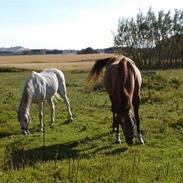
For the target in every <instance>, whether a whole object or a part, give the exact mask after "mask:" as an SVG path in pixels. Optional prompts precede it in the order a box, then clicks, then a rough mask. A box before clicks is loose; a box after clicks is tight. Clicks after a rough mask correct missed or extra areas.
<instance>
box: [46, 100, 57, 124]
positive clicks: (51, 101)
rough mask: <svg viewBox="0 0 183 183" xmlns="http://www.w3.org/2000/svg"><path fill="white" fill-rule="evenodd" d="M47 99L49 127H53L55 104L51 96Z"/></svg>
mask: <svg viewBox="0 0 183 183" xmlns="http://www.w3.org/2000/svg"><path fill="white" fill-rule="evenodd" d="M47 101H48V104H49V106H50V110H51V119H50V125H51V127H53V126H54V124H55V104H54V102H53V98H50V99H48V100H47Z"/></svg>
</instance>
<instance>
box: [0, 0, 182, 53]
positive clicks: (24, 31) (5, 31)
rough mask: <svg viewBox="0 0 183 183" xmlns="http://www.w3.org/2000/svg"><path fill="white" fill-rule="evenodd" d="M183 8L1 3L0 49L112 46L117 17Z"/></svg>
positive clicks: (105, 1)
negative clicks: (15, 47) (148, 11)
mask: <svg viewBox="0 0 183 183" xmlns="http://www.w3.org/2000/svg"><path fill="white" fill-rule="evenodd" d="M150 7H151V8H152V10H154V11H155V12H158V11H159V10H165V11H168V10H171V11H172V12H174V10H175V9H179V10H180V9H183V0H174V1H172V0H0V47H12V46H23V47H25V48H30V49H44V48H45V49H78V50H79V49H83V48H86V47H92V48H94V49H97V48H107V47H111V46H113V33H115V32H116V31H117V27H118V21H119V18H121V17H125V18H128V17H129V18H131V17H135V16H136V15H137V13H139V10H141V11H142V12H143V13H145V14H146V12H147V10H148V9H149V8H150Z"/></svg>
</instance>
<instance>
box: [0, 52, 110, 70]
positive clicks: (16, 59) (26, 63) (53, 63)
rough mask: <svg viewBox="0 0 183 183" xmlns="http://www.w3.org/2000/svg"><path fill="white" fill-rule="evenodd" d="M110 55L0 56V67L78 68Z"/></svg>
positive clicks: (84, 67) (87, 66) (35, 68)
mask: <svg viewBox="0 0 183 183" xmlns="http://www.w3.org/2000/svg"><path fill="white" fill-rule="evenodd" d="M110 56H112V54H86V55H85V54H83V55H61V54H59V55H19V56H0V67H5V68H7V67H15V68H23V69H34V70H40V69H43V68H48V67H56V68H58V69H61V70H78V69H79V70H80V69H87V68H90V67H91V66H92V65H93V62H94V61H95V60H97V59H100V58H106V57H110Z"/></svg>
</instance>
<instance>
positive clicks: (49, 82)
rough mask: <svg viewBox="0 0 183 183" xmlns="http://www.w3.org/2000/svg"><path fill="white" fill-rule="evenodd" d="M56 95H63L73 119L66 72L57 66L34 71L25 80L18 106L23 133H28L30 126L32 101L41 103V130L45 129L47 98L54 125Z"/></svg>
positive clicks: (52, 124) (70, 118)
mask: <svg viewBox="0 0 183 183" xmlns="http://www.w3.org/2000/svg"><path fill="white" fill-rule="evenodd" d="M54 96H57V97H59V98H60V97H61V98H62V99H63V100H64V102H65V104H66V106H67V111H68V115H69V120H70V121H73V117H72V113H71V109H70V103H69V99H68V97H67V93H66V84H65V78H64V74H63V73H62V72H61V71H60V70H58V69H55V68H50V69H45V70H43V71H42V72H40V73H37V72H35V71H32V73H31V75H30V76H29V77H28V78H27V80H26V81H25V86H24V89H23V92H22V96H21V100H20V105H19V108H18V112H17V113H18V121H19V122H20V126H21V129H22V132H23V134H28V133H29V130H28V126H29V123H30V115H29V111H30V107H31V104H32V103H38V105H39V120H40V127H41V131H43V129H44V126H43V125H44V123H43V117H44V113H43V107H44V106H43V101H44V100H47V101H48V104H49V106H50V108H51V126H54V121H55V105H54V101H53V99H54Z"/></svg>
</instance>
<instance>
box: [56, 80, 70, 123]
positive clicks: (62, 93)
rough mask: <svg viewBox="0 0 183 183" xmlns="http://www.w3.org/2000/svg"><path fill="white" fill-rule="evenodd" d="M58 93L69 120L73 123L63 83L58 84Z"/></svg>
mask: <svg viewBox="0 0 183 183" xmlns="http://www.w3.org/2000/svg"><path fill="white" fill-rule="evenodd" d="M58 93H59V95H60V96H61V97H62V99H63V100H64V102H65V104H66V106H67V112H68V114H69V120H70V121H73V117H72V113H71V107H70V102H69V98H68V97H67V92H66V86H65V84H64V83H62V84H60V86H59V89H58Z"/></svg>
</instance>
